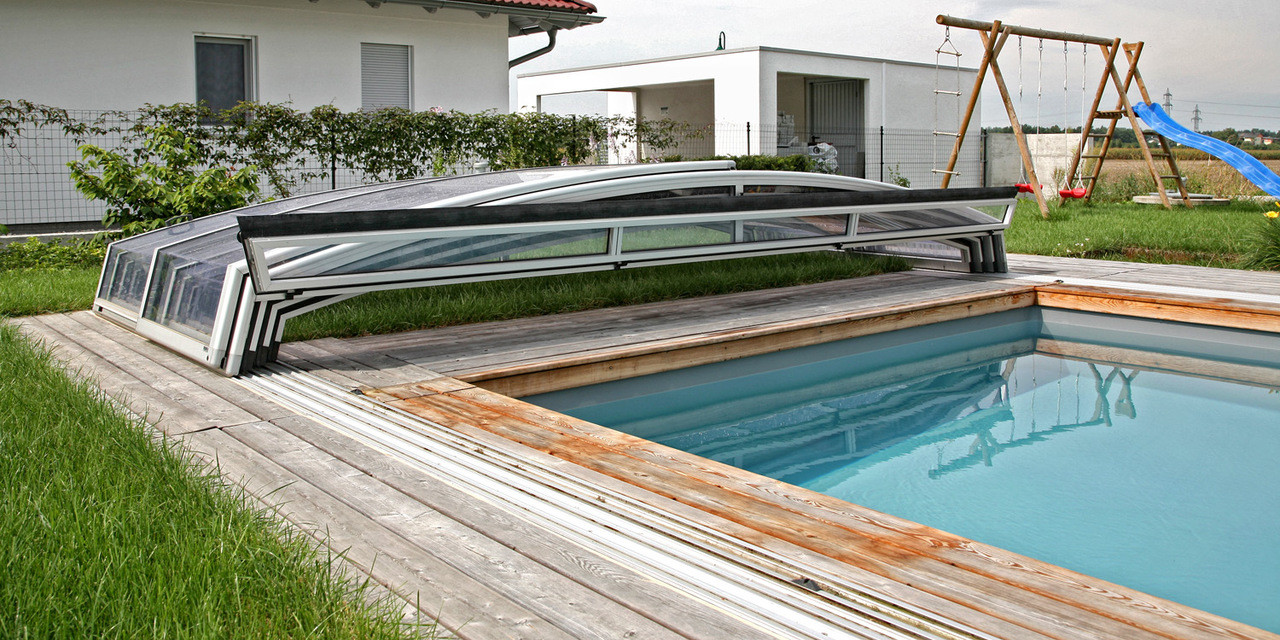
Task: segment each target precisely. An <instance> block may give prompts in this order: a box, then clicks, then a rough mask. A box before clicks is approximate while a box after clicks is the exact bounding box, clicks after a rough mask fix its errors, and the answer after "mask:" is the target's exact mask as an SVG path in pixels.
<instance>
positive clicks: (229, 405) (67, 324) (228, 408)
mask: <svg viewBox="0 0 1280 640" xmlns="http://www.w3.org/2000/svg"><path fill="white" fill-rule="evenodd" d="M82 313H83V312H82ZM72 315H79V314H71V315H61V314H55V315H51V316H46V317H45V318H44V322H45V323H46V324H48V325H49V326H50V327H52V328H54V329H55V330H57V331H59V332H61V333H62V335H63V336H64V337H65V338H66V339H67V340H70V341H73V342H75V343H76V344H79V345H80V346H81V347H83V348H85V349H87V350H91V351H93V352H95V353H97V354H99V355H101V356H102V357H103V358H105V359H106V360H108V361H110V362H111V363H112V364H114V365H115V366H117V367H119V368H120V369H121V370H122V371H124V372H126V373H128V374H129V375H132V376H134V377H136V378H138V379H139V380H144V381H149V382H150V384H151V386H152V387H153V388H154V389H156V390H157V391H159V392H161V393H163V394H164V395H166V396H168V397H169V398H172V400H173V404H174V405H175V407H182V408H184V409H187V410H189V411H192V412H195V413H196V414H197V415H199V416H202V417H203V422H205V423H207V424H211V425H213V426H221V425H231V424H242V423H245V422H254V421H256V420H258V419H259V417H258V416H255V415H253V414H252V413H249V412H248V411H245V410H244V409H241V408H240V407H239V406H237V405H236V404H235V403H233V402H230V401H227V400H225V399H223V398H221V397H218V396H217V395H216V394H213V393H211V392H210V391H209V390H207V389H205V388H204V387H203V386H201V385H199V384H196V383H195V382H192V381H191V380H190V379H189V378H187V377H184V376H181V375H175V373H174V372H173V371H172V370H170V369H168V368H166V367H165V366H164V365H162V364H160V363H158V362H156V361H155V360H153V359H152V358H151V357H150V356H149V355H144V354H142V353H139V352H137V351H134V350H133V349H130V348H129V345H127V344H125V342H122V341H118V340H114V339H111V338H106V337H104V336H102V335H101V334H99V333H96V332H95V330H94V328H93V327H90V326H87V325H85V324H84V323H83V322H80V321H78V320H76V319H75V318H74V317H72ZM97 322H102V320H97ZM152 347H153V348H154V349H159V347H155V346H154V345H152ZM193 371H194V370H193ZM168 410H169V411H171V412H172V411H173V408H170V409H168Z"/></svg>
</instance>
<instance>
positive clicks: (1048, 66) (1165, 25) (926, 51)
mask: <svg viewBox="0 0 1280 640" xmlns="http://www.w3.org/2000/svg"><path fill="white" fill-rule="evenodd" d="M595 4H596V6H597V7H598V8H599V11H600V14H601V15H604V16H606V17H607V19H606V20H605V21H604V22H603V23H601V24H599V25H594V26H590V27H584V28H580V29H575V30H573V31H569V32H565V33H562V34H561V35H560V40H559V44H558V45H557V47H556V49H555V51H553V52H552V53H550V54H548V55H546V56H543V57H542V58H539V59H537V60H534V61H532V62H529V63H527V64H524V65H521V66H520V67H517V69H516V71H518V72H520V73H528V72H532V71H545V70H550V69H561V68H568V67H576V66H582V65H590V64H604V63H611V62H623V61H627V60H638V59H644V58H655V57H662V56H670V55H679V54H686V53H695V52H700V51H710V50H713V49H715V47H716V41H717V38H718V36H719V33H720V32H721V31H724V32H725V33H726V37H727V41H728V46H729V47H730V48H737V47H747V46H772V47H784V48H792V49H805V50H810V51H822V52H831V53H843V54H851V55H860V56H871V57H883V58H891V59H898V60H909V61H915V62H928V63H932V62H933V61H934V49H936V48H937V46H938V45H939V44H940V43H941V42H942V38H943V32H944V30H943V27H941V26H940V25H938V24H937V23H936V22H935V21H934V20H935V18H936V17H937V15H938V14H939V13H946V14H949V15H952V16H956V17H963V18H973V19H977V20H993V19H999V20H1002V21H1004V22H1006V23H1012V24H1017V25H1021V26H1027V27H1036V28H1041V29H1049V30H1055V31H1068V32H1073V33H1086V34H1089V35H1096V36H1105V37H1120V38H1122V39H1123V40H1124V41H1125V42H1134V41H1138V40H1141V41H1144V42H1146V49H1145V52H1144V53H1143V56H1142V60H1141V62H1140V63H1139V69H1140V70H1141V72H1142V75H1143V78H1144V79H1146V81H1147V85H1148V88H1149V89H1150V90H1151V93H1152V94H1153V98H1154V99H1155V100H1156V101H1161V100H1162V99H1163V98H1162V96H1163V94H1164V92H1165V90H1166V89H1168V90H1169V91H1170V92H1171V93H1172V94H1173V115H1174V118H1175V119H1177V120H1179V121H1182V122H1184V123H1185V124H1186V125H1187V126H1188V127H1190V126H1191V117H1192V110H1193V109H1194V108H1195V106H1196V104H1199V105H1200V110H1201V117H1202V118H1203V120H1202V121H1201V125H1200V128H1201V129H1202V130H1215V129H1222V128H1225V127H1234V128H1240V129H1244V128H1262V129H1268V130H1277V129H1280V0H1214V2H1203V0H1194V1H1193V0H1159V1H1156V0H1074V1H1070V2H1068V1H1062V0H1022V1H1016V2H1015V1H1012V0H948V1H946V2H943V1H941V0H890V1H888V2H868V1H866V0H792V1H791V2H778V1H777V0H736V1H734V2H732V3H710V2H699V1H697V0H686V1H683V2H679V1H675V0H595ZM952 40H953V41H954V42H955V43H956V45H957V46H958V48H959V49H960V51H961V52H962V53H964V54H966V55H965V56H964V57H963V58H962V64H964V65H965V66H969V67H976V66H977V65H978V63H979V62H980V61H981V55H980V54H981V51H980V44H979V39H978V35H977V33H975V32H973V31H968V30H954V29H953V30H952ZM542 42H543V40H542V39H541V38H539V37H537V36H535V37H533V38H516V39H513V40H512V41H511V51H512V53H513V54H514V55H518V54H520V53H524V52H526V51H529V50H531V49H533V48H536V47H538V46H541V44H542ZM1037 45H1038V42H1037V41H1035V40H1031V39H1029V38H1024V39H1023V43H1022V47H1023V67H1022V78H1023V98H1022V104H1021V106H1019V108H1018V113H1019V117H1020V118H1021V119H1022V120H1023V121H1024V122H1026V123H1028V124H1033V125H1034V124H1035V113H1036V92H1037V91H1036V90H1037V80H1038V81H1039V84H1040V86H1041V87H1042V96H1043V97H1042V98H1041V103H1040V119H1041V121H1042V125H1043V126H1046V127H1048V126H1051V125H1054V124H1057V125H1059V126H1064V125H1067V126H1077V127H1078V126H1080V120H1081V101H1082V99H1085V100H1087V99H1091V98H1092V96H1093V91H1094V89H1095V88H1096V83H1097V81H1098V74H1100V73H1101V57H1102V56H1101V54H1100V51H1099V49H1098V48H1097V47H1091V48H1090V51H1089V53H1088V70H1089V71H1088V78H1087V82H1086V83H1085V84H1086V85H1087V87H1088V88H1087V90H1086V91H1084V92H1082V91H1081V70H1082V67H1081V65H1082V63H1083V60H1082V58H1083V56H1082V53H1081V49H1080V45H1077V44H1073V45H1070V47H1069V51H1068V54H1067V74H1066V82H1067V85H1068V86H1067V90H1066V91H1064V90H1063V81H1064V73H1063V68H1064V65H1063V52H1062V43H1060V42H1048V41H1046V42H1045V45H1044V63H1043V68H1042V69H1040V70H1038V65H1037V58H1038V56H1039V51H1038V47H1037ZM1017 59H1018V56H1017V46H1016V41H1015V40H1012V39H1011V41H1010V43H1009V45H1007V46H1006V48H1005V52H1004V53H1003V54H1002V55H1001V58H1000V64H1001V66H1002V67H1003V68H1004V72H1005V77H1006V81H1007V82H1008V83H1009V84H1010V88H1011V90H1012V91H1013V92H1014V93H1016V92H1017V88H1016V87H1017V82H1018V81H1017V75H1018V74H1017V71H1018V64H1017ZM1085 94H1087V95H1085ZM1131 95H1133V96H1136V95H1137V92H1136V90H1135V91H1134V92H1133V93H1132V94H1131ZM983 97H984V101H983V106H982V110H983V124H984V125H986V126H1002V125H1005V124H1007V123H1008V122H1007V119H1006V118H1005V115H1004V110H1003V108H1002V107H1001V105H1000V102H999V98H998V94H997V92H996V88H995V85H994V84H993V83H991V82H988V83H987V85H986V86H985V87H984V88H983ZM1015 99H1016V97H1015ZM1107 106H1111V105H1107ZM923 126H926V127H927V126H929V125H928V123H924V125H923Z"/></svg>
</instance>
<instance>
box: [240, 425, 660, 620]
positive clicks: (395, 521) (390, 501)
mask: <svg viewBox="0 0 1280 640" xmlns="http://www.w3.org/2000/svg"><path fill="white" fill-rule="evenodd" d="M300 421H305V419H304V418H301V417H296V416H295V417H293V418H285V419H281V420H279V421H277V422H290V423H298V422H300ZM224 431H225V432H226V433H228V434H229V435H231V436H232V437H234V438H236V439H237V440H239V441H241V442H243V443H244V444H246V445H247V446H249V447H251V448H253V449H254V450H256V451H257V452H259V453H261V454H263V455H265V456H266V457H268V458H270V459H271V460H272V461H273V462H275V463H276V464H278V465H280V466H282V467H284V468H285V469H288V470H289V471H290V472H292V473H294V474H295V475H297V476H298V477H299V478H301V479H302V480H304V481H306V482H308V483H310V484H311V485H312V486H314V487H316V488H317V489H319V490H321V491H324V492H326V493H328V494H329V495H331V496H334V497H335V498H337V499H338V500H340V501H341V502H343V503H344V504H346V505H347V506H349V507H351V508H352V509H354V510H355V511H356V512H357V513H358V514H359V515H360V516H362V517H364V518H367V519H368V520H369V521H371V522H375V523H377V524H379V525H381V526H383V527H385V528H386V529H387V530H389V531H390V532H392V533H394V534H396V535H398V536H400V537H401V538H404V539H405V540H406V541H411V542H412V544H413V545H414V546H415V547H417V548H419V549H420V550H421V553H426V554H429V555H430V556H431V557H433V558H435V559H436V560H438V561H440V562H443V563H445V564H448V565H449V566H451V567H453V568H454V569H455V570H456V571H458V572H460V573H461V574H463V575H466V576H467V577H468V578H470V579H472V580H475V581H476V582H477V583H479V584H482V585H484V586H485V587H487V588H488V589H490V590H492V591H494V592H495V593H498V594H500V595H501V596H502V597H504V598H506V599H508V600H510V601H512V602H519V603H520V606H521V607H522V608H525V609H528V610H529V611H531V612H533V613H534V614H536V615H537V616H539V617H540V618H541V619H543V620H546V621H547V622H549V623H551V624H553V625H555V626H556V627H557V628H559V629H561V630H563V631H565V632H566V633H568V634H569V635H571V636H572V637H575V638H584V639H595V640H611V639H618V638H628V637H644V638H675V637H678V636H676V635H675V634H673V633H671V632H670V631H669V630H667V629H666V628H664V627H661V626H659V625H657V624H655V623H654V622H653V621H652V620H650V619H648V618H644V617H642V616H640V615H637V614H636V613H634V612H632V611H630V610H628V609H625V608H623V607H620V606H617V605H616V603H612V602H610V601H608V600H607V599H605V598H603V597H601V596H600V595H599V594H597V593H595V592H594V591H591V590H588V589H585V588H583V587H582V586H581V585H579V584H577V583H575V582H573V581H571V580H568V579H567V578H565V577H564V576H562V575H560V574H558V573H555V572H552V571H550V570H548V569H547V568H546V567H543V566H541V565H539V564H537V563H535V562H532V561H530V560H529V559H528V558H527V557H525V556H522V555H520V554H518V553H516V552H514V551H512V550H511V549H510V548H508V547H506V546H505V545H502V544H499V543H497V542H495V541H494V540H492V539H490V538H489V537H487V535H486V534H485V531H484V530H477V529H473V528H471V527H467V526H465V525H463V524H461V523H458V522H456V521H454V520H452V519H451V518H449V517H447V516H446V515H444V514H441V513H440V512H438V511H436V510H434V509H432V508H430V507H429V506H427V505H425V504H423V503H422V502H419V501H417V500H414V499H413V498H410V497H409V496H407V495H405V494H404V493H401V492H400V491H397V490H395V489H393V488H392V487H390V486H388V485H386V484H385V483H383V482H382V481H381V480H379V479H377V478H375V477H374V476H372V475H370V474H368V473H366V472H364V471H363V470H361V469H358V468H356V467H353V466H351V465H350V464H348V463H347V462H345V461H343V460H341V459H339V458H337V457H335V456H332V455H330V454H329V453H327V452H325V451H323V450H321V449H318V448H316V447H315V446H314V445H312V444H311V443H308V442H306V441H304V440H301V439H299V438H297V437H296V436H295V435H293V434H292V433H290V432H288V431H286V430H284V429H282V428H280V427H279V426H278V425H277V424H271V425H263V424H261V423H258V424H251V425H243V426H240V427H234V428H230V429H226V430H224ZM426 481H427V482H429V483H430V484H431V485H432V486H433V488H434V489H435V490H436V491H439V492H446V491H449V490H450V488H449V487H447V486H445V485H444V484H442V480H441V479H439V478H428V479H426ZM473 500H474V498H473ZM477 506H480V505H477ZM481 509H482V510H483V511H487V512H493V513H495V514H496V513H498V512H499V511H500V510H501V509H502V507H501V506H499V505H484V506H481ZM610 605H613V606H610Z"/></svg>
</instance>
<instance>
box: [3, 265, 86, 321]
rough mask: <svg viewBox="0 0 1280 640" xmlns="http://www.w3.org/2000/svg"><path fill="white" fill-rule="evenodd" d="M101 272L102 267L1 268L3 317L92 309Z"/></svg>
mask: <svg viewBox="0 0 1280 640" xmlns="http://www.w3.org/2000/svg"><path fill="white" fill-rule="evenodd" d="M101 271H102V269H101V266H97V267H68V268H60V269H9V270H3V271H0V280H2V283H0V316H3V315H8V316H34V315H40V314H43V313H61V312H64V311H78V310H80V309H88V308H89V307H90V306H91V305H92V304H93V294H94V291H95V290H96V289H97V287H98V274H99V273H100V272H101Z"/></svg>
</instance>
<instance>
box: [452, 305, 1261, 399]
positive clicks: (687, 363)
mask: <svg viewBox="0 0 1280 640" xmlns="http://www.w3.org/2000/svg"><path fill="white" fill-rule="evenodd" d="M1031 306H1042V307H1049V308H1056V309H1068V310H1075V311H1090V312H1095V313H1106V314H1111V315H1121V316H1128V317H1136V318H1148V319H1155V320H1174V321H1178V322H1189V323H1194V324H1204V325H1210V326H1219V327H1231V328H1239V329H1251V330H1255V331H1269V332H1275V333H1280V309H1277V308H1275V307H1273V306H1270V305H1265V304H1260V303H1253V302H1247V301H1240V300H1233V299H1228V298H1197V297H1192V296H1186V295H1182V296H1179V295H1170V294H1152V293H1149V292H1141V291H1133V290H1125V289H1119V288H1104V287H1098V286H1081V285H1066V284H1049V285H1026V286H1024V287H1020V288H1015V289H1012V290H1000V291H987V292H980V293H971V294H966V295H961V296H955V297H953V298H951V299H948V300H944V301H937V300H929V301H925V302H919V303H907V304H898V305H893V306H890V307H886V308H879V309H871V310H864V311H856V312H851V313H840V314H833V315H828V316H822V317H811V318H805V319H802V320H796V321H791V322H782V323H776V324H771V325H765V326H753V327H746V328H739V329H731V330H724V331H712V332H708V333H704V334H700V335H695V336H682V337H680V338H677V339H674V340H665V341H655V342H646V343H643V344H639V345H623V346H619V347H617V348H615V349H602V350H595V351H592V352H589V353H585V354H573V355H569V356H564V357H552V358H546V359H542V360H537V361H533V362H521V363H519V364H516V365H510V366H501V367H494V368H491V369H485V370H481V371H473V372H467V373H464V374H461V375H458V376H456V378H457V380H460V381H462V382H467V383H470V384H473V385H475V386H478V387H483V388H485V389H488V390H489V391H493V392H495V393H500V394H503V395H507V396H512V397H517V398H519V397H524V396H530V395H535V394H539V393H547V392H550V391H559V390H562V389H571V388H574V387H581V386H586V385H589V384H597V383H601V382H609V381H613V380H622V379H626V378H633V377H636V376H642V375H648V374H651V373H660V372H662V371H671V370H674V369H683V368H687V367H693V366H697V365H702V364H711V363H715V362H722V361H725V360H733V359H737V358H745V357H748V356H754V355H760V354H764V353H772V352H775V351H784V350H786V349H792V348H795V347H801V346H807V345H811V344H820V343H823V342H833V341H836V340H844V339H848V338H856V337H859V336H864V335H870V334H875V333H880V332H883V331H890V330H896V329H907V328H911V327H918V326H922V325H928V324H934V323H937V322H945V321H948V320H959V319H962V318H970V317H975V316H982V315H987V314H990V313H998V312H1001V311H1008V310H1011V309H1020V308H1026V307H1031Z"/></svg>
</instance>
